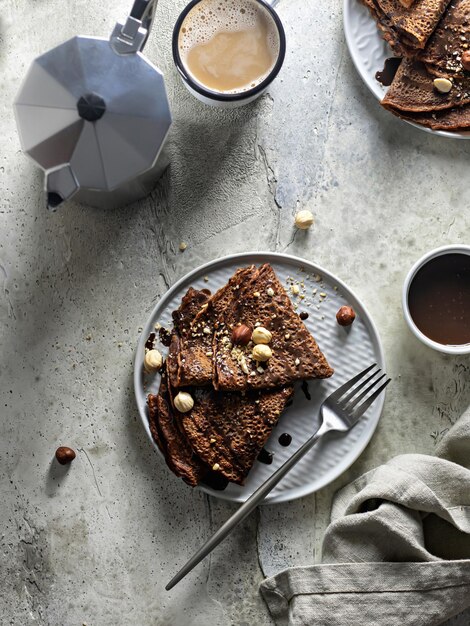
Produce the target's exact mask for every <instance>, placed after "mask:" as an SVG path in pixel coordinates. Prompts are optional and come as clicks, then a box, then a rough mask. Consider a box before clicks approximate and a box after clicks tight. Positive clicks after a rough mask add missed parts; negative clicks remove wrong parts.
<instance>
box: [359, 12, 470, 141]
mask: <svg viewBox="0 0 470 626" xmlns="http://www.w3.org/2000/svg"><path fill="white" fill-rule="evenodd" d="M362 1H363V2H364V4H366V6H368V7H369V9H370V11H371V12H372V14H373V16H374V17H375V19H376V21H377V24H378V27H379V29H380V30H381V31H382V33H383V37H384V39H385V40H386V41H387V42H388V43H389V44H390V46H391V48H392V49H393V51H394V52H395V53H396V54H397V56H400V57H402V58H403V60H402V62H401V64H400V66H399V68H398V71H397V73H396V75H395V78H394V80H393V82H392V84H391V86H390V88H389V90H388V92H387V94H386V96H385V98H384V99H383V101H382V105H383V106H384V107H385V108H386V109H388V110H390V111H391V112H392V113H394V114H395V115H398V116H399V117H402V118H404V119H407V120H410V121H413V122H416V123H418V124H422V125H423V126H428V127H429V128H432V129H434V130H438V129H441V130H448V131H455V130H462V129H465V128H468V127H470V109H469V107H468V104H469V103H470V0H451V1H449V0H362ZM436 78H444V79H447V80H449V81H450V82H451V88H450V91H448V92H447V93H442V92H441V91H439V90H438V89H437V88H436V86H435V84H434V80H435V79H436Z"/></svg>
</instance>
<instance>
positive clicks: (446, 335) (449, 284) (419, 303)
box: [402, 245, 470, 355]
mask: <svg viewBox="0 0 470 626" xmlns="http://www.w3.org/2000/svg"><path fill="white" fill-rule="evenodd" d="M402 305H403V314H404V317H405V320H406V322H407V324H408V326H409V328H410V329H411V331H412V333H413V334H414V335H415V336H416V337H417V338H418V339H419V340H420V341H422V342H423V343H424V344H426V345H427V346H429V347H430V348H433V349H434V350H438V351H439V352H444V353H445V354H454V355H456V354H460V355H463V354H470V246H467V245H450V246H443V247H441V248H437V249H435V250H431V251H430V252H428V253H427V254H425V255H424V256H423V257H421V258H420V259H419V260H418V261H417V262H416V263H415V264H414V265H413V267H412V268H411V270H410V271H409V272H408V275H407V277H406V279H405V282H404V285H403V294H402Z"/></svg>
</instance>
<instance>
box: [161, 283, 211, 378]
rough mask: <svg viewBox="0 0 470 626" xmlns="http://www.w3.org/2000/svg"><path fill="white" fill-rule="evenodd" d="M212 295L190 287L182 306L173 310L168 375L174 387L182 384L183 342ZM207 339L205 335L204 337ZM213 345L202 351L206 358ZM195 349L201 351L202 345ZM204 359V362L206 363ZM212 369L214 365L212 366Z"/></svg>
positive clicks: (205, 290) (167, 361) (205, 358)
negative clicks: (180, 372) (180, 359)
mask: <svg viewBox="0 0 470 626" xmlns="http://www.w3.org/2000/svg"><path fill="white" fill-rule="evenodd" d="M210 297H211V292H210V291H209V290H208V289H202V290H200V291H198V290H196V289H193V288H192V287H190V288H189V289H188V291H187V293H186V295H185V296H184V297H183V299H182V301H181V304H180V306H179V307H178V309H177V310H176V311H174V312H173V314H172V318H173V330H172V332H171V339H170V347H169V349H168V357H167V360H166V367H167V370H168V376H169V380H170V383H171V385H172V386H173V387H179V386H180V379H179V377H178V371H179V363H178V361H179V355H180V351H181V342H182V341H184V340H185V339H187V338H188V337H189V335H190V329H191V323H192V321H193V320H194V318H195V317H196V314H197V313H198V312H199V311H200V310H201V309H202V307H203V306H204V305H205V304H206V303H207V301H208V300H209V299H210ZM204 339H205V337H204ZM211 349H212V348H211V346H210V345H208V346H207V349H206V350H205V351H203V352H202V357H203V358H204V360H205V361H206V360H210V359H209V358H208V357H207V356H206V352H207V350H211ZM195 350H196V351H197V352H198V353H199V350H201V346H200V345H198V346H196V347H195ZM205 361H204V364H205ZM183 365H184V364H183ZM209 365H210V363H209ZM210 369H212V366H210Z"/></svg>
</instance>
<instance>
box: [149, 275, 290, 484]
mask: <svg viewBox="0 0 470 626" xmlns="http://www.w3.org/2000/svg"><path fill="white" fill-rule="evenodd" d="M232 286H233V284H232ZM208 293H209V292H208V291H207V290H203V291H197V290H195V289H192V288H190V289H189V291H188V292H187V294H186V295H185V296H184V298H183V300H182V302H181V305H180V307H179V308H178V310H177V311H175V312H174V314H173V320H174V328H173V332H172V338H171V344H170V353H169V357H168V359H167V362H166V367H165V369H164V371H163V373H162V380H161V384H160V389H159V392H158V395H149V397H148V407H149V412H148V413H149V425H150V430H151V433H152V436H153V438H154V439H155V441H156V443H157V445H158V447H159V448H160V450H161V451H162V453H163V455H164V457H165V460H166V462H167V465H168V466H169V468H170V469H171V470H172V471H173V472H174V473H175V474H176V475H177V476H180V477H181V478H183V480H184V481H185V482H187V483H188V484H190V485H192V486H195V485H197V484H198V483H199V482H201V480H203V479H205V480H207V479H208V477H211V475H212V477H211V478H212V479H213V478H214V476H213V475H214V474H215V475H216V476H218V477H220V476H222V477H223V478H225V479H226V480H228V481H231V482H235V483H238V484H243V482H244V480H245V478H246V476H247V475H248V472H249V471H250V469H251V467H252V466H253V463H254V462H255V460H256V457H257V456H258V454H259V452H260V451H261V449H262V447H263V446H264V444H265V442H266V440H267V438H268V437H269V435H270V434H271V431H272V429H273V427H274V426H275V425H276V423H277V421H278V419H279V416H280V414H281V413H282V411H283V410H284V408H285V407H286V404H287V402H288V400H289V399H290V398H291V396H292V394H293V388H292V387H291V386H288V387H285V388H282V389H278V390H275V391H264V392H256V391H254V392H250V393H243V394H240V393H220V392H216V391H215V390H214V389H213V387H212V386H208V387H205V388H201V387H193V386H191V387H186V388H185V390H186V391H188V392H189V393H190V394H191V396H192V397H193V399H194V407H193V408H192V409H191V411H189V412H187V413H180V412H179V411H177V410H176V408H175V406H174V403H173V398H174V397H175V395H176V394H177V393H178V389H176V388H174V387H173V386H172V384H171V382H170V381H171V375H168V372H169V371H170V369H172V368H173V374H174V367H175V364H176V363H177V362H178V352H177V350H178V346H179V345H180V344H181V342H182V341H184V340H185V339H187V338H188V336H189V335H190V334H191V328H192V326H191V321H192V319H193V318H194V317H195V316H196V317H197V315H198V312H201V306H204V304H205V303H206V302H207V299H208V297H209V295H208ZM219 295H221V294H219ZM204 311H205V309H204V308H203V309H202V312H204ZM199 339H200V340H204V336H200V337H199ZM192 347H193V348H194V345H193V346H192Z"/></svg>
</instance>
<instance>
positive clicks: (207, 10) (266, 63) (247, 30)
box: [178, 0, 280, 94]
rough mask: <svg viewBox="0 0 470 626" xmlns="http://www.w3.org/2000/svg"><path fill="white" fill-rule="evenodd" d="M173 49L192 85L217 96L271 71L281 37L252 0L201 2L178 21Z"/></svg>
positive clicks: (254, 82) (249, 84)
mask: <svg viewBox="0 0 470 626" xmlns="http://www.w3.org/2000/svg"><path fill="white" fill-rule="evenodd" d="M178 48H179V53H180V57H181V61H182V62H183V64H184V66H185V68H186V70H187V71H188V73H189V74H190V76H191V77H192V78H193V79H194V80H195V81H196V82H197V83H199V84H200V85H202V86H203V87H205V88H207V89H210V90H211V91H216V92H219V93H229V94H230V93H241V92H243V91H248V90H250V89H253V88H254V87H256V86H257V85H259V84H260V83H262V82H263V80H264V79H265V78H266V77H267V76H268V75H269V74H270V72H271V71H272V70H273V68H274V65H275V63H276V60H277V58H278V57H279V52H280V37H279V31H278V28H277V25H276V22H275V21H274V19H273V18H272V16H271V15H270V13H269V12H268V11H267V10H266V9H265V8H264V7H263V6H262V5H261V4H258V3H257V2H255V1H254V0H202V1H201V2H199V3H198V4H197V5H196V6H195V7H193V9H191V11H190V12H189V13H188V15H187V16H186V17H185V19H184V21H183V23H182V25H181V28H180V32H179V36H178Z"/></svg>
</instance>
